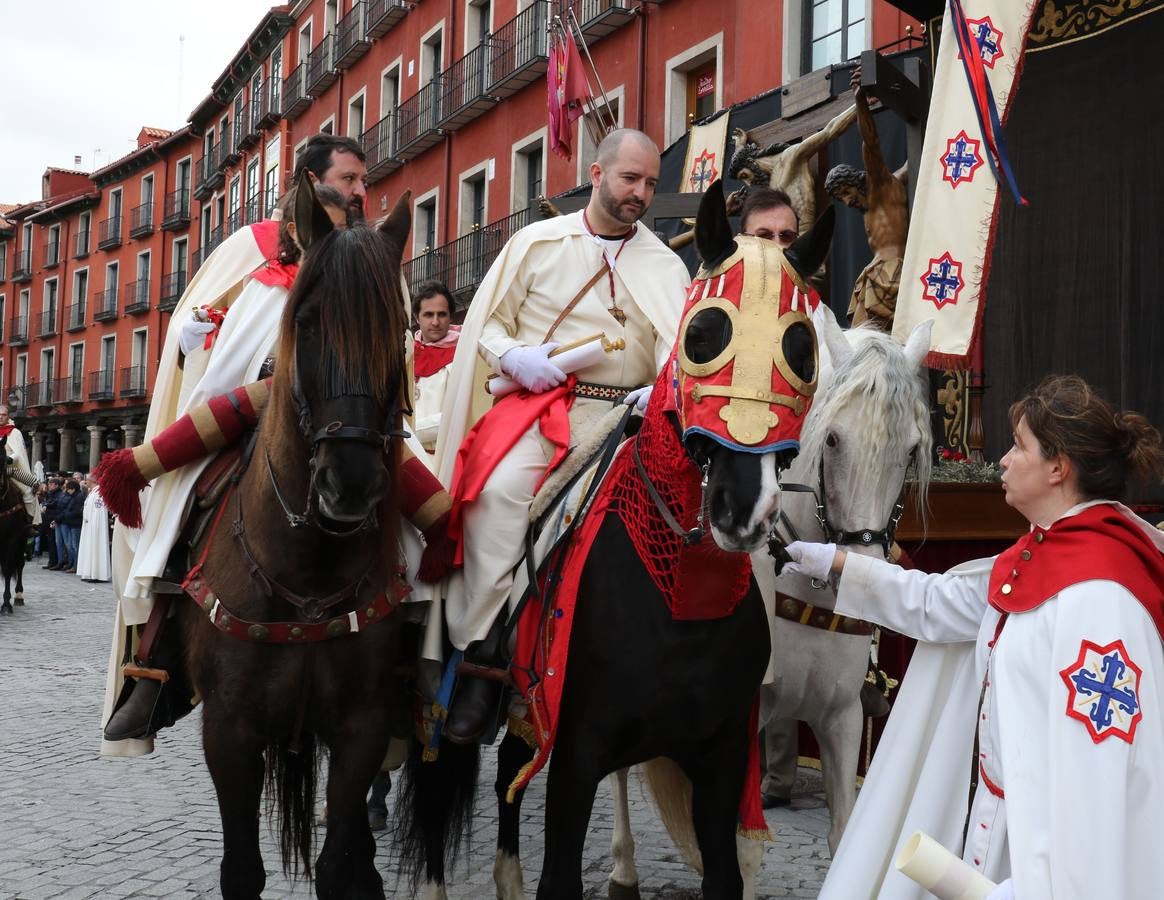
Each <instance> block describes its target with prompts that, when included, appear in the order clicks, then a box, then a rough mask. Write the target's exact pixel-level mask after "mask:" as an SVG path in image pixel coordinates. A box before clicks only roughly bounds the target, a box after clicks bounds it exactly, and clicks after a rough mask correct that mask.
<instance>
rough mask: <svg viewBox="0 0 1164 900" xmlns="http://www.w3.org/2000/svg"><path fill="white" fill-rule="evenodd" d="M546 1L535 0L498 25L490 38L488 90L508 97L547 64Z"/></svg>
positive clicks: (534, 76) (548, 8)
mask: <svg viewBox="0 0 1164 900" xmlns="http://www.w3.org/2000/svg"><path fill="white" fill-rule="evenodd" d="M549 10H550V4H549V2H548V0H534V2H533V5H532V6H529V7H527V8H526V9H524V10H522V11H521V12H519V13H518V14H517V15H516V16H514V17H513V18H512V19H510V20H509V21H508V22H506V23H505V24H504V25H502V26H501V27H500V28H498V29H497V30H496V31H495V32H493V34H492V35H490V37H489V46H490V53H491V57H492V58H491V60H490V69H489V71H490V74H491V75H492V76H493V80H492V83H491V84H489V86H488V92H489V93H490V94H492V95H493V96H494V97H509V96H511V95H513V94H516V93H517V92H518V91H520V90H521V89H522V88H523V87H525V86H526V85H527V84H530V83H532V82H534V81H538V80H539V79H541V77H542V76H543V75H545V73H546V69H547V68H548V67H549V46H548V44H549V40H548V38H547V35H546V21H547V17H548V16H549Z"/></svg>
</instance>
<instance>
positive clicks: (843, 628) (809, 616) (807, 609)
mask: <svg viewBox="0 0 1164 900" xmlns="http://www.w3.org/2000/svg"><path fill="white" fill-rule="evenodd" d="M775 611H776V615H777V616H778V617H779V618H781V619H785V620H786V621H789V622H798V623H800V624H801V625H807V626H808V627H809V628H819V629H821V630H822V631H833V632H840V633H841V634H856V635H872V634H873V625H872V624H871V623H869V622H866V621H864V620H863V619H856V618H853V617H852V616H844V615H841V614H840V613H837V612H833V610H831V609H822V608H821V607H819V606H813V605H812V604H811V603H806V602H805V601H804V600H800V599H797V598H796V597H792V596H789V595H788V594H784V593H781V592H780V591H777V592H776V610H775Z"/></svg>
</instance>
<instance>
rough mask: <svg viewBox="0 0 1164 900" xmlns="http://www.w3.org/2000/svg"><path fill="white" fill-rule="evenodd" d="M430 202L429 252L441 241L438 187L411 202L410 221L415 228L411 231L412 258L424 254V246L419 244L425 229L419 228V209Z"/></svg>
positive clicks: (439, 194)
mask: <svg viewBox="0 0 1164 900" xmlns="http://www.w3.org/2000/svg"><path fill="white" fill-rule="evenodd" d="M429 200H432V201H433V204H432V218H433V223H432V239H433V243H434V246H432V247H429V249H430V250H435V249H436V248H437V247H438V246H440V245H439V244H438V243H436V242H438V241H439V240H440V239H441V189H440V186H439V185H438V186H437V187H434V188H433V189H432V190H431V191H426V192H425V193H423V194H420V195H419V196H418V197H417V198H416V199H415V200H413V201H412V221H413V222H415V223H416V227H415V228H413V229H412V255H413V257H414V258H415V257H417V256H420V254H421V253H423V252H424V244H423V243H421V242H422V241H423V240H424V239H423V237H422V236H421V235H422V233H423V232H424V231H427V229H425V228H421V227H420V208H421V207H422V206H425V205H427V204H428V201H429Z"/></svg>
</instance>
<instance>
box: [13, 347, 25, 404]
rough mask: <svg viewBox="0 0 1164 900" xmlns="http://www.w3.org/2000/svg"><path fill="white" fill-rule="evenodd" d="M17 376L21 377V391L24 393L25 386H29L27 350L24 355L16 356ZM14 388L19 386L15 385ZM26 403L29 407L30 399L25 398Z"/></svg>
mask: <svg viewBox="0 0 1164 900" xmlns="http://www.w3.org/2000/svg"><path fill="white" fill-rule="evenodd" d="M16 374H18V375H20V376H21V378H20V385H19V386H20V389H21V390H22V391H23V390H24V386H25V385H26V384H28V351H27V350H26V351H25V352H24V353H17V354H16ZM12 386H13V387H16V386H17V385H16V384H13V385H12ZM24 402H25V404H26V405H27V403H28V397H25V398H24Z"/></svg>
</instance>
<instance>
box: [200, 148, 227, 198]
mask: <svg viewBox="0 0 1164 900" xmlns="http://www.w3.org/2000/svg"><path fill="white" fill-rule="evenodd" d="M221 163H222V142H221V141H220V142H219V143H217V144H215V145H214V146H213V147H211V148H210V149H209V150H207V151H206V154H205V155H204V156H203V157H202V159H200V160H198V165H196V166H195V167H194V199H195V200H208V199H210V195H211V194H213V193H214V192H215V191H216V190H217V189H218V188H220V187H222V185H223V184H224V183H225V182H226V175H225V174H224V173H223V171H222V165H221Z"/></svg>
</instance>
